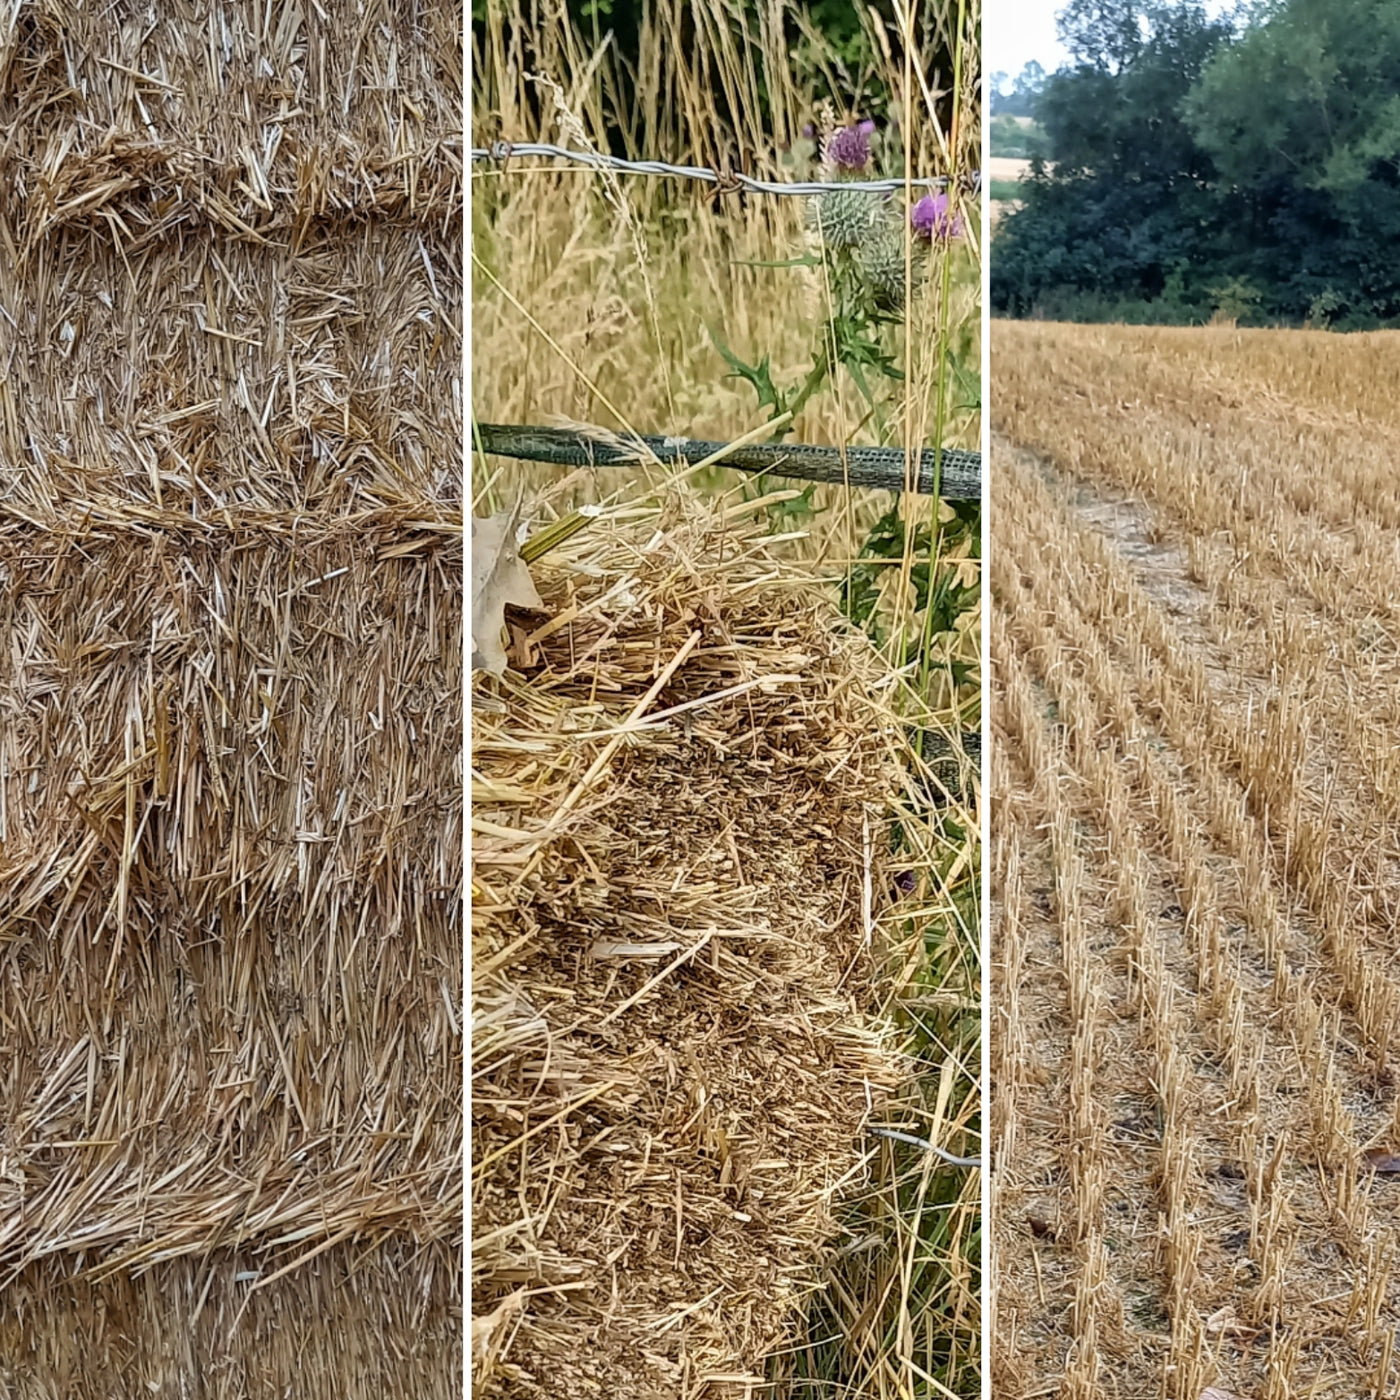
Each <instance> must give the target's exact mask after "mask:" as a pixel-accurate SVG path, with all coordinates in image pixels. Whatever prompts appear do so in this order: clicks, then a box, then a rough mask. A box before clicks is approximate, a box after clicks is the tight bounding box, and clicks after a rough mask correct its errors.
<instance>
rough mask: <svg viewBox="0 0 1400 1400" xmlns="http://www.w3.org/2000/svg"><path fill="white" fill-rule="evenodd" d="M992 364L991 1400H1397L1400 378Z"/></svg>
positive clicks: (1178, 346) (1176, 358) (1360, 366)
mask: <svg viewBox="0 0 1400 1400" xmlns="http://www.w3.org/2000/svg"><path fill="white" fill-rule="evenodd" d="M993 351H994V372H995V375H996V383H997V386H998V391H997V395H996V406H995V409H994V424H995V428H996V429H997V433H998V435H997V437H996V438H995V439H994V455H995V467H994V471H995V479H996V480H997V483H998V489H997V496H996V506H995V513H994V522H993V526H992V536H993V540H994V542H995V549H994V559H995V561H996V563H995V567H994V571H993V578H992V584H993V588H994V591H995V598H996V602H995V606H994V608H993V611H992V635H991V653H992V657H993V663H994V683H993V684H994V690H993V705H994V721H993V724H994V727H993V734H994V751H993V759H992V764H993V766H992V772H991V781H992V791H993V792H994V793H995V794H996V795H997V803H998V805H997V807H996V808H995V810H994V813H993V831H994V833H995V835H996V848H995V853H994V872H993V893H994V902H993V939H994V943H993V950H992V957H993V978H994V989H995V990H994V997H993V1005H994V1006H996V1007H997V1008H998V1010H997V1014H996V1015H995V1016H994V1018H993V1051H992V1054H993V1060H992V1069H993V1090H992V1092H993V1101H994V1105H995V1118H994V1123H993V1142H994V1149H995V1170H994V1174H993V1193H992V1196H993V1198H992V1202H991V1203H990V1204H991V1207H992V1211H993V1220H994V1234H993V1239H994V1250H995V1256H996V1264H997V1266H996V1268H995V1269H994V1270H993V1271H992V1278H993V1279H994V1280H995V1283H996V1291H995V1296H994V1297H993V1298H990V1299H989V1309H991V1310H992V1315H993V1316H994V1317H995V1318H996V1327H995V1331H994V1337H995V1343H994V1362H993V1365H994V1388H995V1393H996V1394H997V1395H998V1396H1008V1397H1010V1396H1026V1397H1029V1396H1032V1395H1049V1394H1061V1395H1067V1396H1089V1395H1119V1396H1123V1397H1128V1396H1158V1395H1166V1396H1179V1397H1183V1400H1197V1397H1199V1396H1201V1395H1202V1393H1203V1391H1204V1390H1205V1389H1206V1388H1207V1387H1211V1386H1215V1387H1219V1388H1221V1389H1223V1390H1225V1391H1227V1392H1229V1393H1232V1394H1235V1395H1240V1396H1258V1397H1261V1400H1262V1397H1269V1400H1283V1397H1285V1396H1317V1397H1336V1398H1337V1400H1341V1397H1355V1396H1371V1395H1375V1396H1380V1395H1389V1394H1393V1393H1394V1387H1395V1384H1396V1375H1395V1360H1396V1358H1395V1357H1394V1354H1393V1353H1394V1337H1395V1327H1396V1324H1397V1297H1396V1288H1395V1284H1394V1282H1393V1280H1392V1272H1393V1269H1392V1261H1393V1259H1394V1251H1395V1248H1396V1244H1397V1239H1396V1233H1397V1229H1396V1220H1397V1206H1400V1184H1397V1182H1396V1180H1395V1179H1394V1177H1393V1176H1392V1175H1389V1174H1387V1168H1388V1169H1389V1170H1390V1171H1393V1170H1394V1169H1395V1167H1396V1166H1397V1165H1400V1163H1397V1162H1396V1161H1395V1160H1394V1158H1388V1154H1389V1153H1390V1152H1393V1151H1394V1149H1395V1148H1396V1146H1397V1141H1398V1140H1400V1114H1398V1113H1397V1096H1396V1064H1395V1060H1394V1059H1393V1056H1394V1055H1395V1053H1396V1049H1397V1047H1396V1046H1395V1045H1392V1044H1391V1041H1392V1040H1393V1039H1394V1038H1395V1029H1396V1023H1397V1022H1396V1018H1397V1010H1400V999H1398V995H1397V978H1400V969H1397V967H1396V959H1397V953H1400V938H1397V934H1396V931H1395V912H1396V903H1397V896H1400V864H1397V857H1400V850H1397V842H1396V834H1395V833H1396V829H1397V828H1396V819H1397V815H1400V744H1397V741H1396V735H1397V733H1398V732H1400V730H1398V729H1397V721H1400V703H1397V702H1398V701H1400V687H1397V680H1400V602H1397V600H1400V549H1397V545H1400V534H1397V531H1400V494H1398V493H1397V479H1396V475H1395V470H1394V457H1395V449H1396V444H1397V441H1400V407H1397V404H1400V354H1397V351H1400V344H1397V341H1396V339H1395V338H1394V337H1393V336H1386V335H1373V336H1356V337H1350V338H1346V339H1342V338H1339V337H1334V336H1330V335H1327V334H1324V333H1307V332H1296V333H1295V332H1260V331H1251V332H1238V331H1236V330H1234V329H1231V328H1223V327H1222V328H1214V327H1212V328H1206V329H1191V330H1161V329H1126V328H1121V327H1092V328H1090V327H1071V326H1055V325H1045V324H1029V323H1014V324H1010V323H1009V324H1000V323H999V324H998V325H997V326H996V327H995V328H994V345H993ZM1377 1168H1379V1170H1376V1169H1377Z"/></svg>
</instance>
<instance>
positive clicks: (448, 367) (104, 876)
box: [0, 0, 464, 1400]
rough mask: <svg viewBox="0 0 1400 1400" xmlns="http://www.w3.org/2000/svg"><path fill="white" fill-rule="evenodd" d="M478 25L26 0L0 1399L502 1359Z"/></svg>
mask: <svg viewBox="0 0 1400 1400" xmlns="http://www.w3.org/2000/svg"><path fill="white" fill-rule="evenodd" d="M461 21H462V16H461V12H460V9H458V10H456V11H455V12H454V10H453V8H452V7H450V6H449V7H447V8H446V9H443V10H442V11H440V12H439V11H432V10H423V11H421V12H420V11H419V10H418V9H417V8H415V7H412V6H409V5H400V6H389V5H385V4H380V3H373V2H371V3H368V4H363V3H357V4H352V3H350V0H323V2H322V3H318V4H317V5H314V6H307V7H305V9H302V8H301V7H300V6H297V5H289V6H283V7H280V8H272V9H269V8H268V7H266V6H262V5H257V4H251V3H244V4H239V3H231V4H227V5H223V6H221V7H216V8H214V9H209V8H207V7H193V6H186V5H183V4H181V3H179V0H176V3H174V4H169V5H161V6H158V7H156V8H155V9H153V10H148V9H147V8H146V7H144V6H141V7H138V6H135V5H129V4H125V3H118V4H116V5H115V6H92V7H85V8H84V7H77V6H69V5H65V4H62V3H46V4H43V5H32V4H27V3H20V4H17V5H16V6H13V7H10V9H9V10H8V11H7V14H6V16H5V18H4V19H3V20H0V125H3V129H4V131H5V133H6V135H5V141H4V144H3V148H2V149H0V175H2V176H3V180H0V244H3V247H0V364H3V365H4V367H5V368H4V376H3V378H0V635H2V636H3V637H4V638H5V644H4V646H3V648H0V1395H5V1396H11V1395H13V1396H17V1397H31V1396H33V1397H41V1396H42V1397H49V1396H54V1397H57V1396H65V1397H67V1396H85V1395H92V1396H97V1395H101V1396H103V1397H108V1396H138V1395H139V1396H147V1397H148V1396H151V1395H164V1396H182V1395H195V1394H198V1395H202V1396H207V1397H210V1400H213V1397H223V1396H228V1397H235V1396H237V1397H245V1396H246V1397H262V1396H269V1397H270V1396H273V1395H276V1396H282V1395H287V1394H296V1395H299V1396H325V1397H332V1396H334V1397H337V1400H339V1398H340V1397H362V1396H363V1397H370V1396H373V1397H376V1400H379V1397H385V1396H444V1397H445V1396H449V1395H456V1394H458V1393H459V1392H460V1385H461V1376H462V1365H461V1351H462V1327H461V1286H460V1261H461V1231H462V1222H461V1190H462V1176H461V1151H462V1105H461V1079H460V1076H461V1019H460V1005H461V995H462V954H461V937H462V930H461V920H460V916H459V908H460V899H461V893H462V887H461V871H462V864H461V834H462V833H461V823H462V810H461V791H462V789H461V769H460V745H461V737H462V729H461V724H462V714H461V707H462V686H463V683H464V678H463V675H462V664H461V647H462V634H461V628H462V604H461V570H462V533H461V532H462V513H461V486H460V468H459V465H458V464H459V461H460V443H461V409H460V378H459V355H460V348H461V279H460V266H461V254H462V249H461V224H460V209H461V138H460V125H461V118H460V100H461V82H460V53H461V47H460V45H461V37H460V36H461Z"/></svg>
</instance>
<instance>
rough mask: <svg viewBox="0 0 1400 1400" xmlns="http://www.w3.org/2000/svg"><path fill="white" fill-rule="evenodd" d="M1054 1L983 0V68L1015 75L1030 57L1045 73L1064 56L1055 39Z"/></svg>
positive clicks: (1055, 65)
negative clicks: (984, 65) (984, 66)
mask: <svg viewBox="0 0 1400 1400" xmlns="http://www.w3.org/2000/svg"><path fill="white" fill-rule="evenodd" d="M1059 8H1060V6H1059V4H1057V3H1055V0H983V3H982V51H983V56H984V60H985V64H986V68H985V71H986V73H987V75H988V77H990V76H991V75H992V74H993V73H998V72H1005V73H1009V74H1010V75H1011V77H1013V78H1014V77H1015V76H1016V75H1017V74H1018V73H1019V72H1020V71H1021V69H1022V68H1024V67H1025V66H1026V64H1028V63H1029V62H1030V61H1031V59H1035V61H1036V62H1037V63H1039V64H1040V66H1041V67H1042V68H1044V69H1045V71H1046V72H1047V73H1052V72H1054V70H1055V69H1056V68H1058V67H1059V66H1060V64H1062V63H1063V62H1064V61H1065V59H1066V57H1067V55H1066V53H1065V51H1064V50H1063V49H1062V48H1061V47H1060V44H1059V40H1057V39H1056V38H1055V12H1056V11H1057V10H1058V9H1059Z"/></svg>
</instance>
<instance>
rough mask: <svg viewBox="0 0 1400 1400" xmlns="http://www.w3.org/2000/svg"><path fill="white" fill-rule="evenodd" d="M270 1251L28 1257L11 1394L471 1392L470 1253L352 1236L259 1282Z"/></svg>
mask: <svg viewBox="0 0 1400 1400" xmlns="http://www.w3.org/2000/svg"><path fill="white" fill-rule="evenodd" d="M371 1260H372V1261H374V1265H375V1266H374V1267H373V1268H370V1267H367V1264H368V1263H369V1262H370V1261H371ZM264 1262H265V1261H263V1260H261V1259H259V1258H257V1257H256V1256H254V1255H250V1254H243V1253H241V1252H236V1251H231V1250H228V1251H225V1250H220V1251H217V1252H216V1253H214V1254H212V1255H210V1256H209V1257H208V1258H206V1259H199V1260H179V1261H176V1262H174V1263H172V1264H170V1265H168V1266H166V1268H165V1269H163V1270H161V1271H155V1272H148V1273H146V1274H143V1275H141V1276H140V1277H135V1278H133V1277H130V1276H122V1277H119V1278H113V1279H108V1280H105V1281H103V1282H101V1283H94V1282H93V1281H92V1280H91V1278H90V1277H86V1276H80V1277H78V1278H71V1277H69V1276H68V1274H67V1272H66V1269H65V1268H64V1267H63V1266H61V1265H60V1264H57V1263H55V1262H54V1261H48V1262H46V1263H45V1264H42V1265H35V1266H33V1267H32V1268H30V1269H26V1270H25V1272H24V1273H23V1274H22V1275H21V1276H20V1278H19V1279H18V1280H17V1281H16V1282H15V1283H13V1284H12V1285H11V1286H10V1288H9V1289H7V1290H6V1295H5V1306H4V1308H3V1309H0V1395H5V1396H7V1397H13V1400H67V1397H69V1396H72V1395H101V1396H103V1397H104V1400H127V1397H130V1400H137V1397H141V1398H142V1400H151V1397H153V1396H155V1397H169V1400H178V1398H179V1397H186V1396H195V1395H197V1396H202V1397H205V1398H206V1400H242V1397H246V1396H249V1395H277V1396H287V1395H295V1396H297V1397H299V1400H382V1397H383V1396H385V1395H405V1396H414V1397H420V1396H421V1397H423V1400H458V1397H460V1395H461V1393H462V1328H461V1314H460V1298H461V1255H460V1253H459V1252H457V1251H456V1250H448V1249H447V1248H445V1247H443V1246H433V1247H430V1248H426V1249H425V1248H418V1247H416V1246H411V1245H397V1244H393V1245H390V1246H386V1247H385V1248H384V1249H383V1250H381V1251H378V1252H377V1253H376V1252H374V1251H366V1250H365V1249H364V1248H363V1247H361V1246H358V1245H348V1244H342V1245H337V1246H336V1247H335V1248H333V1249H331V1250H329V1251H327V1252H326V1253H325V1254H323V1255H320V1256H319V1257H318V1258H316V1259H315V1260H312V1261H311V1262H310V1263H308V1264H307V1265H306V1266H305V1267H304V1268H301V1269H298V1270H297V1271H296V1272H295V1273H293V1274H289V1275H287V1276H286V1277H285V1278H282V1279H279V1280H277V1281H276V1282H275V1283H273V1284H271V1285H270V1286H267V1287H260V1286H259V1270H260V1269H261V1268H262V1266H263V1264H264ZM264 1276H265V1274H264ZM389 1284H391V1285H392V1286H388V1285H389Z"/></svg>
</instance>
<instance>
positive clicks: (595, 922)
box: [472, 496, 899, 1400]
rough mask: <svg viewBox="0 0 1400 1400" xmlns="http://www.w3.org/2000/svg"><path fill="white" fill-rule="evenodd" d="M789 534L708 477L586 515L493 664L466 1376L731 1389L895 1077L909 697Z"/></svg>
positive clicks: (510, 1383)
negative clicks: (879, 683)
mask: <svg viewBox="0 0 1400 1400" xmlns="http://www.w3.org/2000/svg"><path fill="white" fill-rule="evenodd" d="M780 551H781V545H780V544H775V543H774V542H773V541H771V540H767V539H765V538H764V537H763V535H762V534H761V533H758V532H757V531H756V530H755V528H754V527H753V526H752V524H748V523H745V524H743V525H736V524H735V523H734V522H733V521H728V522H727V521H726V520H725V517H724V514H723V511H722V509H721V508H720V507H718V506H714V505H710V504H706V503H705V502H703V501H702V500H701V499H699V498H696V497H690V496H677V497H674V498H672V499H671V501H670V502H669V503H668V505H667V507H666V508H665V509H664V510H662V511H653V510H650V509H647V508H644V507H638V508H633V509H630V510H625V511H623V512H621V513H620V514H619V515H617V516H616V517H614V518H602V519H599V520H597V521H595V522H594V523H593V525H592V526H591V527H590V529H589V530H588V531H586V532H585V533H584V534H583V535H581V536H579V537H577V539H576V540H575V541H572V542H571V543H570V545H569V546H567V547H566V548H565V550H563V551H560V552H557V553H556V554H551V555H549V556H546V559H545V560H544V561H542V563H541V565H540V566H537V569H536V577H537V582H538V584H539V588H540V593H541V596H542V598H543V600H544V603H545V608H546V610H547V613H548V615H549V616H550V617H551V618H552V619H553V620H552V621H547V622H542V623H540V625H538V626H537V627H536V629H535V630H534V631H533V632H531V630H530V626H528V625H521V626H517V627H516V629H515V634H514V635H515V643H514V657H515V664H516V665H517V666H518V667H519V668H520V671H519V672H511V673H507V676H506V677H505V678H504V679H503V680H502V681H500V682H497V681H495V680H494V679H493V680H483V681H479V682H478V684H477V686H476V688H475V691H474V696H473V719H472V724H473V733H472V741H473V742H472V753H473V758H472V765H473V767H472V781H473V807H472V824H473V840H472V852H473V904H472V907H473V915H472V917H473V953H472V958H473V964H472V965H473V983H472V985H473V1002H474V1008H473V1009H474V1017H473V1025H474V1031H473V1035H474V1039H473V1066H474V1079H473V1097H472V1112H473V1125H474V1132H473V1173H474V1178H473V1238H474V1257H473V1295H472V1304H473V1313H474V1325H473V1374H474V1379H475V1381H476V1383H477V1386H478V1393H480V1394H484V1395H529V1396H534V1395H539V1396H544V1395H567V1396H610V1397H611V1396H618V1397H653V1396H655V1397H660V1396H681V1395H686V1396H701V1395H703V1396H706V1397H711V1400H714V1398H715V1397H721V1396H728V1395H731V1394H732V1395H739V1394H743V1393H745V1385H746V1384H747V1383H748V1382H752V1381H755V1380H759V1379H761V1374H762V1364H763V1358H764V1356H765V1354H766V1353H767V1352H768V1351H769V1350H770V1349H771V1348H772V1347H773V1346H775V1345H777V1344H778V1343H780V1342H781V1341H782V1339H783V1337H784V1335H785V1334H786V1332H787V1330H788V1329H790V1328H791V1326H792V1325H793V1322H794V1316H793V1309H794V1303H795V1302H796V1300H798V1299H799V1298H800V1297H801V1294H802V1292H803V1291H804V1289H806V1288H810V1287H812V1286H813V1284H814V1282H815V1256H816V1254H817V1251H818V1249H819V1247H820V1246H821V1245H822V1244H823V1243H824V1242H825V1241H827V1240H829V1239H830V1237H831V1236H832V1235H833V1234H834V1232H835V1227H834V1225H833V1222H832V1216H831V1211H830V1205H831V1201H832V1198H833V1196H834V1195H835V1193H836V1192H838V1191H840V1190H842V1189H843V1188H849V1187H850V1186H852V1185H853V1184H854V1183H856V1182H858V1180H859V1179H860V1177H861V1176H862V1174H863V1170H864V1158H863V1150H862V1148H863V1143H862V1137H861V1132H860V1130H861V1126H862V1122H863V1120H864V1118H865V1115H866V1112H867V1110H868V1108H869V1107H870V1105H871V1103H872V1101H878V1100H879V1098H881V1097H882V1096H883V1091H884V1089H885V1087H886V1086H888V1085H889V1084H891V1083H893V1082H894V1081H895V1080H896V1079H897V1078H898V1074H899V1065H898V1061H897V1056H896V1055H895V1053H894V1051H893V1050H892V1049H891V1048H890V1045H889V1042H888V1041H887V1040H886V1039H885V1037H884V1035H883V1034H882V1027H881V1024H880V1022H879V1020H878V1017H877V1016H876V1014H875V1012H874V998H873V995H872V991H873V983H874V977H873V972H874V969H873V962H874V958H873V955H872V954H873V950H872V948H871V946H870V933H871V925H870V924H869V923H867V922H866V920H865V919H864V918H863V915H862V910H863V908H865V907H867V899H866V892H867V891H868V890H870V889H871V888H873V889H874V891H875V893H874V896H873V898H874V900H875V901H876V902H877V903H878V902H879V901H880V899H881V895H880V891H881V890H882V889H884V888H885V886H886V883H887V880H888V879H889V878H890V877H888V876H887V875H886V873H885V872H884V869H883V866H884V856H883V849H884V846H883V843H884V836H883V834H882V833H881V832H880V830H879V829H878V822H879V817H880V813H881V812H882V811H883V802H884V798H885V795H886V794H887V793H888V792H889V791H890V790H891V785H892V783H893V782H894V777H893V775H892V773H891V771H890V768H889V764H890V757H889V755H890V754H891V752H892V751H893V745H892V733H894V732H897V730H898V726H897V725H893V724H891V723H890V722H889V721H888V719H887V717H886V716H885V715H884V714H883V713H882V712H881V710H880V708H879V706H878V704H877V703H876V698H875V697H874V695H873V694H872V687H873V680H874V676H875V670H874V662H875V658H874V657H873V654H872V653H871V652H870V651H869V649H868V645H867V643H866V642H865V641H864V639H863V638H860V637H857V636H853V635H852V634H850V633H849V632H847V631H845V630H844V629H843V625H842V623H841V620H840V619H839V618H838V617H837V616H836V615H835V612H834V609H832V608H831V606H830V604H829V603H827V602H826V601H825V599H823V598H822V597H821V595H820V594H819V593H818V592H817V591H816V590H815V589H814V588H813V587H812V586H811V582H810V580H804V578H803V575H802V570H801V569H800V568H795V567H794V566H793V564H792V563H791V561H789V562H787V563H785V564H784V567H783V574H784V579H785V581H783V582H779V581H778V575H777V571H776V568H775V563H776V559H777V557H778V554H779V552H780ZM518 620H520V619H518ZM537 621H538V620H537Z"/></svg>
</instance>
